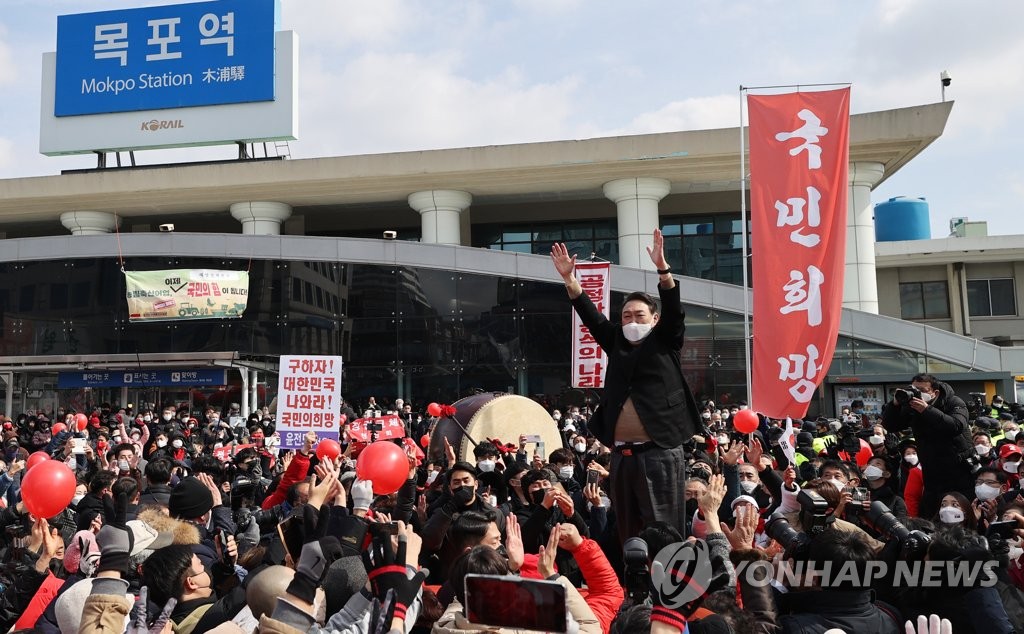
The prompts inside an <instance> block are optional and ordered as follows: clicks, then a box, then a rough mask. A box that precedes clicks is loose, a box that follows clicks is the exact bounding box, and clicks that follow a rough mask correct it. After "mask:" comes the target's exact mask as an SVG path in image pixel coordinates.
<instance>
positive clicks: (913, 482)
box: [903, 465, 924, 517]
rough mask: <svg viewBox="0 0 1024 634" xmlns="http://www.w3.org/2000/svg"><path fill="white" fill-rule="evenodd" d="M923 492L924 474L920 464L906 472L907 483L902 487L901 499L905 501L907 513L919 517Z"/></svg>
mask: <svg viewBox="0 0 1024 634" xmlns="http://www.w3.org/2000/svg"><path fill="white" fill-rule="evenodd" d="M923 493H924V475H923V474H922V473H921V467H920V465H918V466H916V467H913V468H912V469H910V471H908V472H907V485H906V486H905V487H903V501H904V502H906V503H907V515H909V516H910V517H921V515H920V510H919V509H920V508H921V495H922V494H923Z"/></svg>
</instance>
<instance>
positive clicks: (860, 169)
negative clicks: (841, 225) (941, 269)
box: [843, 161, 885, 315]
mask: <svg viewBox="0 0 1024 634" xmlns="http://www.w3.org/2000/svg"><path fill="white" fill-rule="evenodd" d="M884 173H885V166H884V165H882V164H881V163H873V162H869V161H861V162H857V163H850V187H849V193H848V195H847V209H846V279H845V281H844V283H843V308H852V309H854V310H862V311H864V312H866V313H875V314H876V315H877V314H878V279H877V277H876V274H875V208H874V205H872V204H871V188H872V187H874V186H875V185H877V184H878V182H879V181H880V180H882V175H883V174H884Z"/></svg>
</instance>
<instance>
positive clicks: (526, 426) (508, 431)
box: [427, 392, 562, 462]
mask: <svg viewBox="0 0 1024 634" xmlns="http://www.w3.org/2000/svg"><path fill="white" fill-rule="evenodd" d="M452 406H453V407H454V408H455V416H454V420H453V419H452V418H448V417H445V418H442V419H441V420H439V421H438V422H437V425H436V426H435V427H434V432H433V433H432V434H431V436H430V446H429V449H428V451H427V455H428V456H429V457H430V459H431V460H441V461H443V460H444V439H445V438H447V439H448V442H449V443H451V445H452V447H454V448H455V455H456V456H457V457H458V459H459V460H466V461H468V462H475V460H474V458H473V447H474V445H473V443H472V442H470V438H472V439H473V440H474V441H476V442H477V443H486V442H489V440H488V439H497V440H500V441H501V443H502V444H507V443H511V444H513V445H516V446H517V447H518V446H519V435H520V434H527V435H530V434H534V435H538V436H540V437H541V439H542V440H543V442H544V452H545V458H546V457H547V456H549V455H551V452H552V451H554V450H555V449H559V448H561V447H562V436H561V435H560V434H559V433H558V426H557V425H556V424H555V421H554V420H553V419H552V418H551V415H550V414H548V412H547V410H545V409H544V408H543V407H541V406H540V405H539V404H538V403H537V402H536V401H533V400H531V399H528V398H526V397H525V396H519V395H517V394H503V393H500V392H494V393H485V394H475V395H473V396H470V397H467V398H464V399H462V400H460V401H457V402H455V403H453V404H452ZM456 421H457V422H456ZM460 425H461V426H460ZM463 428H465V431H463ZM466 432H468V433H469V435H468V436H467V435H466ZM526 450H527V452H528V453H529V454H530V456H531V457H532V455H533V453H532V452H533V450H534V445H532V444H531V445H527V446H526Z"/></svg>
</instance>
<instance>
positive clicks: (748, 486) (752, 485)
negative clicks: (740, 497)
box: [740, 480, 757, 495]
mask: <svg viewBox="0 0 1024 634" xmlns="http://www.w3.org/2000/svg"><path fill="white" fill-rule="evenodd" d="M740 488H741V489H743V492H744V493H746V494H747V495H750V494H751V493H753V492H754V491H756V490H757V483H756V482H754V481H753V480H744V481H742V482H740Z"/></svg>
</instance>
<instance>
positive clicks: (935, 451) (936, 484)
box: [882, 374, 978, 517]
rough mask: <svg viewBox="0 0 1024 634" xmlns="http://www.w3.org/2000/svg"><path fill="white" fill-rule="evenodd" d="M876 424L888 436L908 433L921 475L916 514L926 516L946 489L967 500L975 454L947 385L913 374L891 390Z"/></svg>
mask: <svg viewBox="0 0 1024 634" xmlns="http://www.w3.org/2000/svg"><path fill="white" fill-rule="evenodd" d="M882 424H883V425H885V428H886V429H887V430H888V431H890V432H896V433H899V432H902V431H903V430H905V429H907V428H908V427H909V428H910V429H912V430H913V432H914V438H915V439H916V441H917V453H918V455H919V456H920V460H921V469H922V475H923V476H924V493H923V495H922V496H921V504H920V508H919V515H920V516H921V517H931V516H932V515H934V514H935V513H936V511H937V510H938V507H939V500H941V499H942V496H943V495H944V494H945V493H946V492H948V491H959V492H960V493H963V494H964V495H966V496H968V497H970V496H971V494H972V490H973V474H972V470H974V469H975V468H976V467H977V466H978V459H977V452H976V451H975V449H974V445H973V443H972V441H971V431H970V427H969V426H968V424H967V404H966V403H964V402H963V400H962V399H960V398H959V397H958V396H957V395H956V394H955V393H954V392H953V388H951V387H950V386H949V385H948V384H946V383H943V382H941V381H939V380H938V379H936V378H935V377H934V376H932V375H930V374H918V375H916V376H915V377H914V378H913V380H912V381H911V387H909V388H906V389H901V390H896V392H895V394H894V395H893V400H892V401H891V402H889V403H886V404H885V407H883V408H882Z"/></svg>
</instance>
